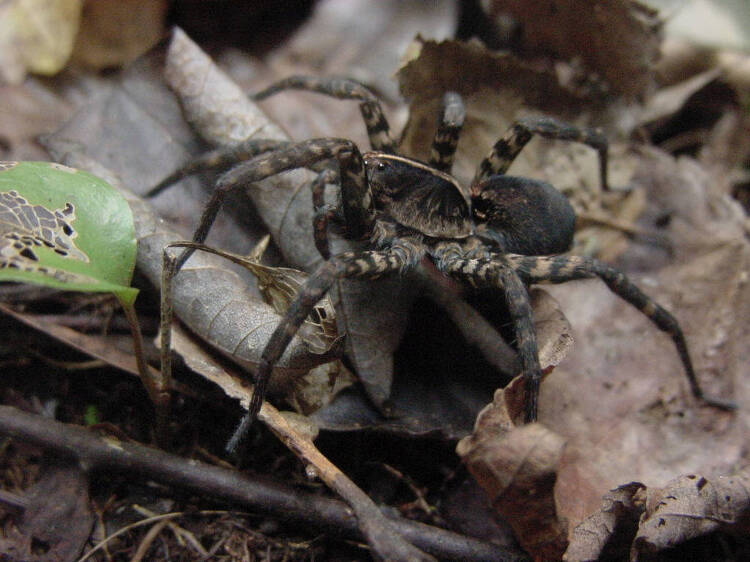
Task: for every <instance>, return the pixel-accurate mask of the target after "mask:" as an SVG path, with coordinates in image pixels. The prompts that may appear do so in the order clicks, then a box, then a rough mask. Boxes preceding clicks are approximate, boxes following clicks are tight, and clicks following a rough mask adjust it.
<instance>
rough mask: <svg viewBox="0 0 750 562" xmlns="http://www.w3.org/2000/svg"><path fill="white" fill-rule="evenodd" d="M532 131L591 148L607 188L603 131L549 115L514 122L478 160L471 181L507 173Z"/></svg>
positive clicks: (473, 182)
mask: <svg viewBox="0 0 750 562" xmlns="http://www.w3.org/2000/svg"><path fill="white" fill-rule="evenodd" d="M535 134H537V135H540V136H542V137H544V138H548V139H557V140H569V141H576V142H580V143H583V144H586V145H588V146H590V147H591V148H593V149H595V150H596V151H597V152H598V155H599V176H600V178H601V183H602V188H603V189H609V183H608V180H607V157H608V150H609V143H608V142H607V138H606V137H605V136H604V134H603V133H602V132H601V131H599V130H597V129H579V128H578V127H574V126H572V125H568V124H566V123H562V122H560V121H557V120H555V119H552V118H549V117H545V118H539V119H524V120H521V121H518V122H517V123H514V124H513V125H512V126H511V127H510V128H509V129H508V130H507V132H506V133H505V135H503V136H502V137H501V138H500V139H499V140H498V141H497V142H496V143H495V145H494V146H493V147H492V150H491V151H490V153H489V154H488V155H487V157H486V158H485V159H484V160H482V163H481V164H480V165H479V169H478V170H477V174H476V176H474V180H473V181H472V184H475V183H478V182H481V181H482V180H485V179H487V178H489V177H490V176H494V175H498V174H504V173H505V172H507V171H508V168H509V167H510V165H511V164H512V163H513V160H515V159H516V156H518V153H519V152H521V150H522V149H523V147H524V146H526V144H527V143H528V142H529V141H530V140H531V137H532V136H533V135H535Z"/></svg>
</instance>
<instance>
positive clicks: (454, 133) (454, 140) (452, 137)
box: [429, 92, 466, 174]
mask: <svg viewBox="0 0 750 562" xmlns="http://www.w3.org/2000/svg"><path fill="white" fill-rule="evenodd" d="M465 118H466V108H465V107H464V102H463V100H461V96H460V95H459V94H457V93H456V92H446V93H445V94H444V95H443V102H442V110H441V112H440V116H439V118H438V127H437V131H435V138H434V139H433V140H432V149H431V151H430V161H429V164H430V166H432V167H433V168H435V169H437V170H440V171H441V172H445V173H447V174H450V173H451V168H453V157H454V156H455V154H456V147H457V146H458V138H459V136H460V135H461V129H462V128H463V126H464V119H465Z"/></svg>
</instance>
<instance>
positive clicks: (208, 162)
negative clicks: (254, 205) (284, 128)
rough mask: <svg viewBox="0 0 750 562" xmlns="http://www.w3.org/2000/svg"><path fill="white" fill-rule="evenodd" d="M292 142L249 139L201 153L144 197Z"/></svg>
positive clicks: (152, 195)
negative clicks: (184, 180)
mask: <svg viewBox="0 0 750 562" xmlns="http://www.w3.org/2000/svg"><path fill="white" fill-rule="evenodd" d="M291 144H292V143H290V142H287V141H277V140H266V139H260V140H256V139H249V140H246V141H245V142H242V143H240V144H237V145H234V146H224V147H221V148H217V149H215V150H210V151H208V152H204V153H203V154H201V155H199V156H198V157H197V158H195V159H193V160H191V161H190V162H188V163H187V164H185V165H184V166H183V167H182V168H179V169H177V170H175V171H174V172H172V173H171V174H169V175H168V176H167V177H166V178H164V179H163V180H161V181H160V182H159V183H158V184H156V185H155V186H154V187H152V188H151V189H150V190H148V191H147V192H146V193H145V194H144V197H156V196H157V195H159V193H161V192H162V191H164V190H165V189H166V188H168V187H169V186H171V185H173V184H175V183H177V182H178V181H180V180H181V179H183V178H186V177H187V176H191V175H193V174H197V173H199V172H205V171H208V170H219V169H224V170H226V169H229V168H230V167H231V166H234V165H235V164H237V163H238V162H243V161H245V160H250V159H251V158H254V157H255V156H258V155H259V154H263V153H264V152H271V151H274V150H279V149H281V148H285V147H288V146H289V145H291Z"/></svg>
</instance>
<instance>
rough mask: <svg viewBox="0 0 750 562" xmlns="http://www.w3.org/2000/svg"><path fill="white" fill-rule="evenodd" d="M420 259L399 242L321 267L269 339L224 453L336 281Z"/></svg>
mask: <svg viewBox="0 0 750 562" xmlns="http://www.w3.org/2000/svg"><path fill="white" fill-rule="evenodd" d="M420 258H421V252H420V250H419V248H418V247H417V246H416V245H412V244H409V243H401V244H395V245H394V246H393V247H392V248H390V249H388V250H383V251H366V252H361V253H358V252H346V253H343V254H339V255H337V256H333V257H332V258H331V259H330V260H328V261H326V262H324V263H323V264H321V265H320V266H319V267H318V269H317V270H316V271H315V272H314V273H313V274H312V275H310V277H309V278H308V280H307V281H306V282H305V284H304V285H303V286H302V287H301V288H300V290H299V293H297V296H296V297H295V299H294V300H293V301H292V303H291V304H290V305H289V308H288V309H287V311H286V314H285V315H284V318H283V319H282V320H281V322H280V323H279V325H278V326H277V327H276V330H274V332H273V334H272V335H271V337H270V339H269V340H268V343H267V344H266V347H265V349H264V350H263V353H262V355H261V361H260V364H259V366H258V370H257V373H256V376H255V390H254V391H253V397H252V399H251V401H250V408H249V410H248V412H247V414H246V415H245V416H244V417H243V418H242V420H241V422H240V424H239V426H238V427H237V429H236V430H235V432H234V434H233V435H232V438H231V439H230V440H229V442H228V443H227V450H228V451H230V452H231V451H234V450H236V448H237V446H238V445H239V444H240V442H241V441H242V438H243V437H244V436H245V434H246V433H247V430H248V429H249V428H250V426H251V425H252V423H253V421H254V420H255V418H256V417H257V416H258V412H259V411H260V408H261V405H262V404H263V398H264V397H265V394H266V388H267V386H268V381H269V379H270V377H271V372H272V370H273V366H274V364H275V363H276V361H278V360H279V358H280V357H281V356H282V354H283V353H284V350H285V349H286V348H287V346H288V345H289V342H291V341H292V338H293V337H294V335H295V334H296V333H297V330H298V329H299V327H300V326H301V325H302V322H303V321H304V320H305V318H307V316H308V315H309V314H310V312H311V311H312V310H313V308H314V307H315V305H316V304H317V303H318V301H320V299H322V298H323V296H324V295H325V294H326V293H327V292H328V290H329V289H330V288H331V285H333V283H334V282H335V281H336V280H338V279H343V278H352V277H359V278H363V279H376V278H378V277H380V276H381V275H384V274H386V273H392V272H395V271H401V270H403V269H404V268H407V267H413V266H414V265H415V264H416V263H417V262H418V261H419V259H420Z"/></svg>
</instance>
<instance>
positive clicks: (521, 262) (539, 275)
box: [505, 255, 737, 410]
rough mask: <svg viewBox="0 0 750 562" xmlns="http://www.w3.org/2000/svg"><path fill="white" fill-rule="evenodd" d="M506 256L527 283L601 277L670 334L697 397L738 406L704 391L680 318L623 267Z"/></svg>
mask: <svg viewBox="0 0 750 562" xmlns="http://www.w3.org/2000/svg"><path fill="white" fill-rule="evenodd" d="M505 257H506V259H507V260H508V261H509V262H510V263H512V264H513V267H514V268H515V269H516V271H517V272H518V274H519V275H520V277H521V278H522V279H523V280H524V282H526V283H527V284H532V283H540V282H544V281H547V282H550V283H565V282H566V281H572V280H574V279H584V278H591V277H598V278H599V279H601V280H602V281H604V283H605V284H606V285H607V287H609V289H610V290H611V291H612V292H613V293H615V294H616V295H617V296H618V297H620V298H622V299H623V300H625V301H626V302H627V303H629V304H630V305H632V306H634V307H635V308H636V309H638V310H639V311H640V312H641V313H642V314H644V315H645V316H646V317H647V318H648V319H649V320H651V322H652V323H653V324H654V325H656V327H657V328H659V329H660V330H661V331H663V332H666V333H667V334H669V335H670V337H671V338H672V341H673V342H674V345H675V348H676V349H677V354H678V355H679V357H680V361H681V362H682V365H683V368H684V371H685V376H686V377H687V379H688V382H689V384H690V390H691V392H692V394H693V396H695V398H697V399H699V400H701V401H703V402H704V403H706V404H708V405H710V406H714V407H716V408H721V409H724V410H732V409H735V408H736V407H737V406H736V405H735V404H734V403H732V402H729V401H725V400H721V399H717V398H711V397H708V396H706V395H705V393H704V392H703V389H702V388H701V387H700V384H699V382H698V377H697V376H696V374H695V369H694V368H693V362H692V360H691V358H690V353H689V351H688V346H687V342H686V340H685V336H684V334H683V332H682V329H681V328H680V325H679V323H678V322H677V319H675V317H674V316H672V315H671V314H670V313H669V312H668V311H667V310H665V309H664V308H663V307H661V306H660V305H659V304H657V303H656V302H655V301H654V300H653V299H651V298H650V297H649V296H648V295H646V294H645V293H644V292H643V291H641V290H640V289H639V288H638V287H637V286H636V285H635V284H634V283H633V282H632V281H630V280H629V279H628V278H627V277H626V276H625V274H624V273H622V272H621V271H618V270H616V269H615V268H613V267H610V266H608V265H607V264H605V263H602V262H600V261H598V260H595V259H593V258H584V257H579V256H570V257H567V256H555V257H529V256H520V255H506V256H505Z"/></svg>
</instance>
